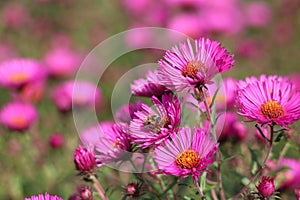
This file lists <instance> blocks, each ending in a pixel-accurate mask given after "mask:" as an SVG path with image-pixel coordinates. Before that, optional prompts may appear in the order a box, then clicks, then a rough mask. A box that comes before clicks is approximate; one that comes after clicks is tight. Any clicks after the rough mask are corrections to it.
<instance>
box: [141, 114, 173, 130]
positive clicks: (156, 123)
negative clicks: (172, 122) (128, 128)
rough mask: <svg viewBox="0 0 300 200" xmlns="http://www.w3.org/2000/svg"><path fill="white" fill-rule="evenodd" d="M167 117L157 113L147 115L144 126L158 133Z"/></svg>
mask: <svg viewBox="0 0 300 200" xmlns="http://www.w3.org/2000/svg"><path fill="white" fill-rule="evenodd" d="M168 124H169V119H168V118H166V117H160V116H159V115H149V116H148V117H147V118H146V119H145V121H144V127H145V128H146V129H148V130H150V131H152V132H154V133H160V129H161V128H166V127H167V125H168Z"/></svg>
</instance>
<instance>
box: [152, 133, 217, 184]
mask: <svg viewBox="0 0 300 200" xmlns="http://www.w3.org/2000/svg"><path fill="white" fill-rule="evenodd" d="M217 147H218V144H217V143H215V142H214V141H213V140H212V139H211V137H210V135H209V133H208V132H207V131H206V130H202V129H200V128H195V129H194V131H193V132H192V131H191V129H190V128H182V129H180V130H179V132H178V134H177V135H175V134H174V135H171V140H167V141H166V142H165V145H164V146H163V145H161V146H159V147H157V148H156V149H155V156H154V159H155V161H156V163H157V165H158V169H160V170H161V171H162V173H164V174H166V175H170V174H171V175H174V176H183V177H187V176H189V175H192V177H193V180H194V183H195V184H197V181H198V177H199V176H200V175H201V174H202V173H203V172H205V171H206V168H207V166H208V165H210V164H212V163H213V161H214V159H213V158H212V156H213V155H214V154H215V153H216V151H217Z"/></svg>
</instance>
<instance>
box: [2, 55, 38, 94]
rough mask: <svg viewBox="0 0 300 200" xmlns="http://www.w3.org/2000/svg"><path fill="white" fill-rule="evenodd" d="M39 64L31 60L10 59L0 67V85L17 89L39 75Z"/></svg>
mask: <svg viewBox="0 0 300 200" xmlns="http://www.w3.org/2000/svg"><path fill="white" fill-rule="evenodd" d="M40 72H41V68H40V64H39V62H38V61H36V60H32V59H10V60H7V61H4V62H3V63H2V64H1V65H0V85H1V86H3V87H5V88H9V89H18V88H20V87H22V86H24V85H25V84H27V83H29V82H31V81H34V80H36V79H38V78H39V76H40V75H41V73H40Z"/></svg>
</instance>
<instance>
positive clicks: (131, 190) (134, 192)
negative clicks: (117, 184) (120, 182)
mask: <svg viewBox="0 0 300 200" xmlns="http://www.w3.org/2000/svg"><path fill="white" fill-rule="evenodd" d="M144 192H145V191H144V187H143V184H142V183H128V184H127V185H126V186H124V193H125V195H126V196H127V197H131V198H134V199H138V198H139V197H140V196H141V195H143V194H144Z"/></svg>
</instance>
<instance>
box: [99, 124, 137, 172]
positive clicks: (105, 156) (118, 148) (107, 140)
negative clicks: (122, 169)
mask: <svg viewBox="0 0 300 200" xmlns="http://www.w3.org/2000/svg"><path fill="white" fill-rule="evenodd" d="M102 131H103V132H102V133H103V134H102V136H100V137H99V139H98V140H96V141H97V142H96V143H95V150H96V159H97V167H101V166H103V165H105V164H109V163H112V162H117V161H120V160H127V159H128V158H129V157H128V152H130V151H131V144H130V138H129V134H128V125H127V124H121V123H119V124H113V125H111V126H110V127H105V128H104V129H102Z"/></svg>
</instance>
